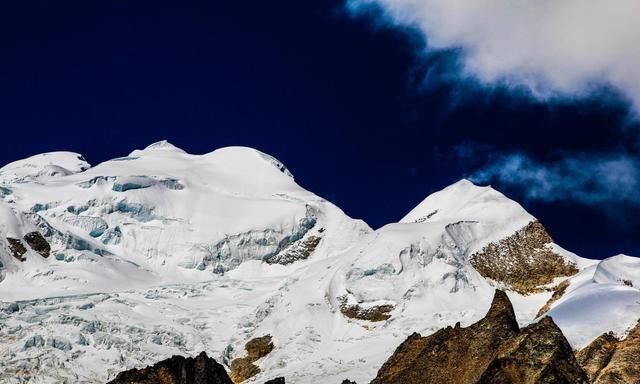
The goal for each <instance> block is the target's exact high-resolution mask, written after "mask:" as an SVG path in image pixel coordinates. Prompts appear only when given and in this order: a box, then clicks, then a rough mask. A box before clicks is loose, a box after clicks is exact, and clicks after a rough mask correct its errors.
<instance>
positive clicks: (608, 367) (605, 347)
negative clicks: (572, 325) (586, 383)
mask: <svg viewBox="0 0 640 384" xmlns="http://www.w3.org/2000/svg"><path fill="white" fill-rule="evenodd" d="M577 358H578V362H579V363H580V365H582V367H583V368H584V370H585V372H586V373H587V375H588V376H589V380H591V382H592V383H594V384H623V383H625V384H638V383H640V323H638V324H636V326H635V327H634V328H633V329H632V330H631V331H630V332H629V334H628V335H627V336H626V337H625V338H624V339H619V338H617V337H616V336H615V335H613V334H611V333H605V334H603V335H602V336H600V337H598V338H597V339H595V340H594V341H593V342H591V344H589V345H588V346H587V347H586V348H584V349H582V350H581V351H580V352H578V354H577Z"/></svg>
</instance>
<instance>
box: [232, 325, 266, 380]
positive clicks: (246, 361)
mask: <svg viewBox="0 0 640 384" xmlns="http://www.w3.org/2000/svg"><path fill="white" fill-rule="evenodd" d="M244 349H245V350H246V351H247V356H245V357H239V358H237V359H233V360H232V361H231V364H230V368H231V380H233V382H234V383H236V384H237V383H241V382H243V381H245V380H247V379H249V378H251V377H253V376H255V375H257V374H258V373H260V368H259V367H258V366H257V365H255V364H254V362H256V361H258V360H259V359H261V358H262V357H265V356H266V355H268V354H269V353H270V352H271V351H272V350H273V342H272V338H271V335H265V336H262V337H256V338H253V339H251V340H249V341H248V342H247V343H246V344H245V345H244Z"/></svg>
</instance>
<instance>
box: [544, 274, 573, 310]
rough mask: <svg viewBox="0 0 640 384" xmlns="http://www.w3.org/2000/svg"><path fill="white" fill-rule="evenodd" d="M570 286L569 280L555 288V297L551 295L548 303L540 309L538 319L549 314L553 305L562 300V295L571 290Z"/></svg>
mask: <svg viewBox="0 0 640 384" xmlns="http://www.w3.org/2000/svg"><path fill="white" fill-rule="evenodd" d="M569 284H570V283H569V279H567V280H564V281H562V282H561V283H560V284H558V285H556V286H555V287H554V288H553V295H551V297H550V298H549V300H547V302H546V303H545V304H544V305H543V306H542V308H540V310H539V311H538V314H537V315H536V317H540V316H542V315H544V314H545V313H547V312H549V310H550V309H551V306H552V305H553V303H555V302H556V301H558V300H560V298H561V297H562V295H564V293H565V292H566V291H567V288H569Z"/></svg>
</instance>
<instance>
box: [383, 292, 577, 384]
mask: <svg viewBox="0 0 640 384" xmlns="http://www.w3.org/2000/svg"><path fill="white" fill-rule="evenodd" d="M418 383H420V384H430V383H438V384H472V383H474V384H475V383H522V384H543V383H544V384H547V383H549V384H550V383H572V384H575V383H585V384H586V383H587V378H586V375H585V374H584V372H583V371H582V369H581V368H580V366H579V365H578V363H577V361H576V360H575V357H574V356H573V352H572V350H571V347H570V345H569V343H568V342H567V340H566V339H565V338H564V336H563V335H562V332H561V331H560V329H559V328H558V327H557V326H556V325H555V324H554V323H553V321H551V319H549V318H545V319H543V320H542V321H541V322H540V323H537V324H533V325H530V326H528V327H526V328H524V329H522V330H520V329H518V324H517V322H516V318H515V314H514V312H513V307H512V305H511V302H510V301H509V298H508V297H507V295H506V294H505V293H504V292H502V291H496V294H495V296H494V298H493V302H492V304H491V308H490V309H489V312H488V313H487V315H486V316H485V317H484V318H483V319H482V320H480V321H478V322H477V323H475V324H472V325H471V326H469V327H467V328H461V327H455V328H452V327H447V328H444V329H441V330H439V331H437V332H436V333H434V334H432V335H430V336H426V337H422V336H420V335H419V334H417V333H414V334H413V335H411V336H409V338H407V340H405V341H404V342H403V343H402V344H401V345H400V346H399V347H398V348H397V349H396V351H395V352H394V354H393V355H392V356H391V357H390V358H389V360H387V362H385V363H384V365H383V366H382V368H380V370H379V371H378V375H377V377H376V378H375V379H374V380H373V381H372V382H371V384H418Z"/></svg>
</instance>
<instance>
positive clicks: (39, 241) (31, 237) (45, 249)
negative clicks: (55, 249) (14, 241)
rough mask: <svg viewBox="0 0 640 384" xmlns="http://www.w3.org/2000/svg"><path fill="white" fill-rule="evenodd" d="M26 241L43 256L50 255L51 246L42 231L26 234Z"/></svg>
mask: <svg viewBox="0 0 640 384" xmlns="http://www.w3.org/2000/svg"><path fill="white" fill-rule="evenodd" d="M24 241H26V242H27V244H29V246H30V247H31V249H33V250H34V251H36V252H38V253H39V254H40V255H41V256H42V257H49V254H50V252H51V246H50V245H49V243H48V242H47V240H46V239H45V238H44V237H43V236H42V235H41V234H40V232H29V233H27V234H26V235H24Z"/></svg>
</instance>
